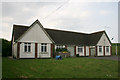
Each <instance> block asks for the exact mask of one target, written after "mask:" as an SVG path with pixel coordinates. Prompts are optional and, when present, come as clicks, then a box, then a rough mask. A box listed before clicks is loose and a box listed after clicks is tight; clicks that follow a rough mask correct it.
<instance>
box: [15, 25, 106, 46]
mask: <svg viewBox="0 0 120 80" xmlns="http://www.w3.org/2000/svg"><path fill="white" fill-rule="evenodd" d="M28 28H29V26H22V25H14V26H13V35H14V40H17V39H18V38H19V37H20V36H21V35H22V34H24V32H25V31H27V30H28ZM44 29H45V30H46V32H47V33H48V34H49V36H50V37H51V38H52V39H53V41H54V42H55V44H64V45H67V44H69V45H91V46H92V45H94V46H95V45H96V44H97V43H98V41H99V40H100V38H101V36H102V34H103V32H105V31H99V32H95V33H91V34H85V33H79V32H72V31H64V30H56V29H47V28H44Z"/></svg>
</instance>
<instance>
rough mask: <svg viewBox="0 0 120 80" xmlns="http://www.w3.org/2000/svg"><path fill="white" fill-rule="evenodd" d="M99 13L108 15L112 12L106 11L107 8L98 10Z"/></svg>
mask: <svg viewBox="0 0 120 80" xmlns="http://www.w3.org/2000/svg"><path fill="white" fill-rule="evenodd" d="M99 13H100V14H101V15H108V14H111V13H112V12H111V11H108V10H100V11H99Z"/></svg>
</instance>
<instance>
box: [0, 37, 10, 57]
mask: <svg viewBox="0 0 120 80" xmlns="http://www.w3.org/2000/svg"><path fill="white" fill-rule="evenodd" d="M11 55H12V47H11V41H8V40H5V39H2V56H4V57H6V56H11Z"/></svg>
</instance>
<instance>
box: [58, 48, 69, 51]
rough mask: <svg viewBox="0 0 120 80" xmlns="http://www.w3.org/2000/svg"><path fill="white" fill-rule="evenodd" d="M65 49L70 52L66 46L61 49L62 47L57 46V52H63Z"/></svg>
mask: <svg viewBox="0 0 120 80" xmlns="http://www.w3.org/2000/svg"><path fill="white" fill-rule="evenodd" d="M63 51H66V52H68V51H67V49H66V48H62V49H60V48H57V49H56V52H63Z"/></svg>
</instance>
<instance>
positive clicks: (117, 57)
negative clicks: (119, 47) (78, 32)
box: [85, 56, 120, 61]
mask: <svg viewBox="0 0 120 80" xmlns="http://www.w3.org/2000/svg"><path fill="white" fill-rule="evenodd" d="M85 58H94V59H109V60H116V61H117V60H118V61H120V56H108V57H93V56H90V57H85Z"/></svg>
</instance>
